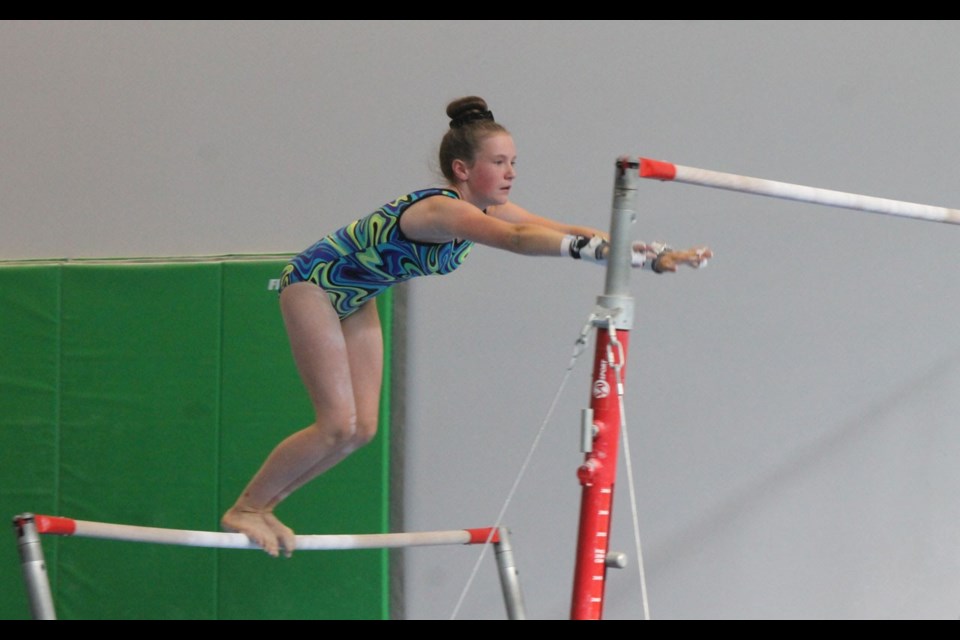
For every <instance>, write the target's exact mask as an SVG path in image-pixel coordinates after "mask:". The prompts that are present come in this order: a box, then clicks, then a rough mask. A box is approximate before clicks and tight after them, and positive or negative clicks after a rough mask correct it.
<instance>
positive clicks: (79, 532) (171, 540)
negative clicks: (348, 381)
mask: <svg viewBox="0 0 960 640" xmlns="http://www.w3.org/2000/svg"><path fill="white" fill-rule="evenodd" d="M74 522H75V523H76V530H75V531H74V532H73V534H72V535H74V536H79V537H85V538H102V539H107V540H125V541H128V542H152V543H156V544H173V545H181V546H187V547H217V548H223V549H259V548H260V547H259V546H257V545H256V544H254V543H252V542H250V540H249V538H247V536H245V535H244V534H242V533H222V532H215V531H187V530H181V529H161V528H157V527H140V526H134V525H125V524H110V523H106V522H90V521H88V520H74ZM473 540H474V536H472V535H471V533H470V531H467V530H466V529H460V530H452V531H424V532H414V533H379V534H378V533H374V534H356V535H298V536H297V551H311V550H313V551H319V550H334V549H382V548H392V547H416V546H429V545H451V544H470V543H471V541H473Z"/></svg>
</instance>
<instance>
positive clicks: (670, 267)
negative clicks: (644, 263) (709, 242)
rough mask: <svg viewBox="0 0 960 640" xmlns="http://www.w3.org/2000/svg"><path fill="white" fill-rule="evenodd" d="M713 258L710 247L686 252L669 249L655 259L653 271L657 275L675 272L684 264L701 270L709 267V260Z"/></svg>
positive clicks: (694, 248)
mask: <svg viewBox="0 0 960 640" xmlns="http://www.w3.org/2000/svg"><path fill="white" fill-rule="evenodd" d="M712 257H713V251H711V250H710V248H709V247H692V248H690V249H686V250H684V251H675V250H672V249H668V250H667V251H664V252H663V253H660V254H659V255H658V256H657V257H656V258H654V260H653V263H652V266H651V269H652V270H653V271H655V272H657V273H665V272H668V271H669V272H675V271H676V270H677V267H678V266H680V265H682V264H685V265H687V266H690V267H693V268H694V269H699V268H701V267H705V266H707V260H709V259H710V258H712Z"/></svg>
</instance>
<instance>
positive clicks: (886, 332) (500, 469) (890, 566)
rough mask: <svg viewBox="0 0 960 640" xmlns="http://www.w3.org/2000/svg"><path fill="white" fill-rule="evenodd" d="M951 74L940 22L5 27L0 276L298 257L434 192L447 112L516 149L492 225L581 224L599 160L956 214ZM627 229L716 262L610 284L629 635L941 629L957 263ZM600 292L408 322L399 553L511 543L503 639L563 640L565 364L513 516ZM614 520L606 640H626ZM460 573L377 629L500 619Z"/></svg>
mask: <svg viewBox="0 0 960 640" xmlns="http://www.w3.org/2000/svg"><path fill="white" fill-rule="evenodd" d="M958 59H960V24H958V23H955V22H952V21H944V22H939V21H924V22H914V21H906V22H901V21H827V22H823V21H797V22H794V21H773V22H771V21H755V22H754V21H723V22H715V21H697V20H691V21H586V22H580V21H550V22H539V21H459V20H458V21H442V20H441V21H425V22H424V21H409V22H405V21H345V22H335V21H317V22H179V21H177V22H114V21H110V22H106V21H103V22H101V21H91V22H61V21H52V22H47V21H39V22H33V21H28V22H22V21H5V22H0V86H2V87H3V97H2V99H0V229H2V231H0V257H2V258H4V259H32V258H49V257H55V258H63V257H103V256H144V255H149V256H154V255H210V254H235V253H274V252H290V253H294V252H296V251H299V250H300V249H301V248H303V247H304V246H306V245H307V244H309V243H310V242H312V241H313V240H314V239H316V238H317V237H319V236H320V235H322V234H324V233H326V232H327V231H329V230H331V229H333V228H334V227H336V226H338V225H340V224H342V223H345V222H347V221H349V220H351V219H352V218H354V217H356V216H358V215H360V214H363V213H366V212H368V211H370V210H372V209H373V208H375V207H376V206H379V205H380V204H382V203H383V202H385V201H386V200H388V199H391V198H393V197H395V196H396V195H399V194H401V193H404V192H406V191H409V190H411V189H414V188H419V187H421V186H427V185H428V184H432V183H433V182H435V177H434V176H435V174H434V172H433V169H434V165H435V161H434V156H435V151H436V145H437V143H438V142H439V139H440V136H441V135H442V134H443V132H444V130H445V128H446V126H447V120H446V118H445V116H444V107H445V105H446V103H447V102H448V101H449V100H450V99H452V98H455V97H458V96H461V95H465V94H479V95H482V96H484V97H486V98H487V100H488V101H489V103H490V105H491V108H492V109H493V111H494V113H495V115H496V117H497V118H498V119H499V120H500V121H502V122H503V123H505V124H506V125H507V126H508V127H509V128H510V129H511V130H512V131H513V133H514V137H515V139H516V142H517V145H518V148H519V153H520V160H519V172H520V177H519V179H518V183H517V186H516V189H515V192H514V198H515V199H516V200H517V201H518V202H520V203H522V204H525V205H526V206H528V207H529V208H531V209H532V210H534V211H537V212H540V213H544V214H547V215H552V216H556V217H560V218H565V219H569V220H571V221H578V222H582V223H584V224H591V225H594V226H599V227H602V228H605V227H607V226H608V224H609V216H610V205H611V198H612V186H613V181H614V162H615V160H616V158H617V157H618V156H620V155H642V156H648V157H653V158H659V159H663V160H667V161H672V162H676V163H678V164H685V165H689V166H695V167H703V168H707V169H714V170H718V171H726V172H732V173H742V174H746V175H752V176H756V177H762V178H769V179H774V180H784V181H788V182H795V183H799V184H807V185H812V186H819V187H825V188H832V189H837V190H841V191H851V192H855V193H864V194H869V195H875V196H882V197H888V198H894V199H900V200H908V201H912V202H923V203H927V204H935V205H943V206H954V207H956V206H960V194H958V192H957V176H958V170H957V167H958V166H960V146H958V144H957V140H960V119H958V118H957V117H956V107H957V105H958V104H960V78H958V76H957V72H956V67H957V61H958ZM640 208H641V211H640V215H639V216H638V222H637V224H636V233H635V235H636V238H637V239H646V240H653V239H660V240H667V241H670V242H671V243H673V244H675V245H692V244H699V243H707V244H710V245H711V247H713V249H714V250H715V252H716V258H715V260H714V261H713V262H712V263H711V265H710V267H709V268H708V269H706V270H704V271H701V272H695V271H690V270H686V271H683V272H681V273H679V274H676V275H674V276H669V277H666V276H665V277H658V276H652V275H650V274H649V273H646V272H643V273H637V274H636V277H635V278H633V279H632V280H631V288H632V291H633V293H634V295H635V296H636V302H637V316H636V320H637V323H636V327H635V328H634V330H633V331H632V332H631V348H630V363H629V368H628V371H627V399H626V424H627V429H628V433H629V437H630V448H631V454H632V458H631V462H632V467H633V470H634V481H635V482H634V487H635V489H636V492H637V506H638V520H639V530H640V535H641V539H642V541H643V555H644V560H645V562H644V567H645V572H646V582H647V586H648V597H649V603H650V612H651V616H652V617H653V618H654V619H722V618H764V619H782V618H798V619H822V618H830V619H849V618H871V619H873V618H882V619H885V618H910V619H915V618H934V619H956V618H957V617H958V615H960V501H958V495H960V470H958V460H960V433H958V425H957V421H956V419H955V416H956V415H957V414H958V412H960V393H958V385H960V334H958V332H957V331H956V326H957V318H958V317H960V296H958V295H957V256H958V250H957V246H958V240H960V229H957V228H956V227H954V226H952V225H944V224H940V223H931V222H923V221H918V220H908V219H902V218H893V217H888V216H881V215H875V214H865V213H860V212H853V211H847V210H841V209H831V208H825V207H816V206H814V205H807V204H801V203H793V202H786V201H779V200H774V199H769V198H760V197H756V196H748V195H743V194H736V193H731V192H725V191H716V190H710V189H706V188H702V187H695V186H689V185H681V184H665V183H659V182H646V181H644V183H643V184H641V185H640ZM603 276H604V273H603V270H602V269H601V268H597V267H594V266H591V265H585V264H580V263H574V262H573V261H569V260H559V259H558V260H550V259H531V258H524V257H520V256H515V255H510V254H504V253H501V252H497V251H495V250H492V249H484V248H478V249H476V250H475V251H474V253H473V255H472V256H471V258H470V260H469V261H468V263H467V264H466V265H465V266H464V268H462V269H461V270H459V271H458V272H456V273H455V274H452V275H450V276H447V277H445V278H430V279H424V280H423V281H417V282H414V283H411V284H410V285H408V289H407V292H408V293H409V299H410V314H409V317H408V325H407V327H406V329H407V331H408V332H409V334H410V349H409V360H408V363H407V365H408V366H407V369H406V371H405V372H404V375H406V383H407V386H408V391H409V393H408V396H407V398H406V403H407V407H408V416H407V417H408V428H407V431H406V436H405V437H406V442H407V445H408V448H407V451H406V467H405V476H406V482H405V486H404V496H403V497H404V501H405V505H406V513H405V518H406V523H405V527H406V528H407V529H409V530H432V529H447V528H459V527H469V526H483V525H489V524H492V523H493V522H494V521H495V519H496V518H497V516H498V515H499V514H500V512H501V510H502V509H504V508H505V509H506V511H505V514H504V520H503V522H504V524H506V525H507V526H509V527H510V529H511V531H512V533H513V545H514V548H515V553H516V559H517V562H518V564H519V568H520V578H521V584H522V587H523V590H524V597H525V602H526V609H527V614H528V616H529V617H531V618H538V619H541V618H542V619H563V618H567V617H568V616H569V607H570V596H571V589H572V571H573V560H574V547H575V542H576V540H575V536H576V526H577V518H578V509H579V500H580V487H579V484H578V482H577V480H576V475H575V472H576V468H577V466H578V465H579V464H580V462H581V460H582V454H581V453H580V451H579V411H580V409H581V408H582V407H585V406H587V404H588V402H589V396H588V393H587V392H588V387H589V373H590V372H589V369H590V363H591V360H592V341H591V346H590V349H589V350H588V352H587V353H586V354H585V356H581V358H580V359H579V360H578V361H577V364H576V366H575V368H574V369H573V372H572V374H571V377H570V381H569V383H568V385H567V387H566V388H565V390H564V391H563V393H562V394H561V395H560V399H559V400H558V402H557V408H556V411H555V413H554V414H553V417H552V419H551V420H550V421H549V422H547V423H546V427H545V429H544V432H543V436H542V438H541V439H540V441H539V444H538V446H537V447H536V449H535V450H533V452H532V457H531V459H530V464H529V467H528V468H527V469H526V472H525V473H524V474H523V476H522V477H521V479H520V482H519V483H518V484H517V491H516V493H515V494H514V495H513V497H512V499H511V500H510V501H509V502H507V498H508V495H509V494H510V489H511V487H512V486H513V485H514V482H515V480H516V479H517V478H518V474H519V472H520V469H521V465H522V464H523V462H524V459H525V458H526V457H527V455H528V454H529V453H530V452H531V445H532V444H533V442H534V438H535V436H536V434H537V433H538V431H539V429H540V427H541V425H542V424H543V423H544V419H545V417H546V414H547V411H548V409H549V407H550V405H551V402H552V401H553V399H554V396H555V394H556V393H557V390H558V387H559V385H560V383H561V380H562V379H563V377H564V373H565V370H566V367H567V365H568V363H569V362H570V357H571V354H572V350H573V344H574V340H575V339H576V337H577V334H578V333H579V331H580V330H581V328H582V326H583V324H584V322H585V321H586V319H587V316H588V314H589V313H590V311H592V309H593V306H594V303H595V300H596V297H597V296H598V295H599V294H601V293H602V290H603V282H604V278H603ZM278 321H279V318H278ZM293 427H294V425H291V428H293ZM620 470H621V476H623V475H624V471H625V465H623V464H621V465H620ZM320 481H322V480H320ZM628 497H629V491H628V483H627V479H626V477H621V479H620V480H618V484H617V496H616V500H617V501H616V508H615V512H614V531H613V540H612V547H613V548H615V549H620V550H623V551H625V552H627V553H628V554H630V556H631V564H630V566H629V567H628V568H626V569H624V570H622V571H612V572H611V575H610V577H609V580H608V585H607V597H606V609H605V615H604V617H605V618H607V619H642V617H643V610H642V606H641V601H642V599H641V590H640V579H639V575H638V571H637V563H636V558H635V557H634V554H633V527H632V522H631V515H630V514H631V509H630V504H629V500H628ZM284 515H285V516H286V518H287V519H288V520H289V521H290V523H291V524H292V525H293V526H294V527H296V514H295V513H290V514H284ZM478 553H479V550H478V549H474V548H473V547H469V548H460V547H454V548H449V547H441V548H429V549H415V550H411V551H408V552H407V553H406V572H405V578H404V582H405V585H406V589H405V605H406V616H407V617H408V618H411V619H427V618H448V617H450V616H452V615H454V614H455V615H456V617H457V618H459V619H485V618H492V619H498V618H503V617H505V609H504V604H503V601H502V597H501V593H500V589H499V583H498V579H497V575H496V570H495V564H494V562H493V560H492V559H491V558H490V557H489V556H488V557H487V558H486V559H483V562H481V563H480V565H479V568H478V572H477V573H476V577H475V579H471V575H473V574H472V572H473V569H474V566H475V565H476V563H477V560H478V559H479V558H478ZM468 587H469V588H468ZM461 596H463V597H462V599H461Z"/></svg>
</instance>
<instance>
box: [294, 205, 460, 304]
mask: <svg viewBox="0 0 960 640" xmlns="http://www.w3.org/2000/svg"><path fill="white" fill-rule="evenodd" d="M433 196H443V197H447V198H459V197H460V196H459V195H458V194H457V192H456V191H453V190H450V189H438V188H433V189H421V190H419V191H414V192H412V193H408V194H407V195H405V196H401V197H399V198H397V199H396V200H394V201H393V202H388V203H387V204H385V205H383V206H382V207H380V208H379V209H377V210H376V211H374V212H373V213H371V214H370V215H368V216H365V217H363V218H360V219H359V220H356V221H354V222H351V223H350V224H348V225H347V226H345V227H343V228H341V229H338V230H337V231H334V232H333V233H331V234H330V235H328V236H326V237H324V238H322V239H320V240H319V241H318V242H316V243H314V244H313V245H312V246H310V247H309V248H308V249H306V250H305V251H304V252H303V253H301V254H299V255H297V256H295V257H294V258H293V259H292V260H290V262H289V263H287V265H286V266H285V267H284V269H283V272H282V274H281V277H280V291H283V289H284V287H286V286H287V285H290V284H293V283H294V282H312V283H314V284H316V285H318V286H319V287H321V288H322V289H323V290H324V291H326V292H327V295H328V296H329V297H330V301H331V302H332V303H333V306H334V308H335V309H336V310H337V313H338V314H339V315H340V318H346V317H347V316H349V315H350V314H352V313H354V312H355V311H356V310H357V309H359V308H360V306H361V305H363V303H365V302H367V301H369V300H371V299H373V298H375V297H376V296H377V295H379V294H380V293H382V292H383V291H384V290H386V289H387V288H389V287H390V286H392V285H394V284H397V283H398V282H404V281H406V280H409V279H410V278H415V277H417V276H426V275H443V274H446V273H450V272H451V271H453V270H454V269H456V268H457V267H459V266H460V265H461V264H463V261H464V260H465V259H466V257H467V255H468V254H469V253H470V249H471V248H472V247H473V242H470V241H467V240H454V241H452V242H444V243H430V242H416V241H414V240H410V239H409V238H407V237H406V236H404V234H403V232H402V231H401V230H400V216H401V215H403V212H404V211H406V210H407V208H408V207H409V206H410V205H412V204H413V203H415V202H417V201H419V200H423V199H424V198H430V197H433Z"/></svg>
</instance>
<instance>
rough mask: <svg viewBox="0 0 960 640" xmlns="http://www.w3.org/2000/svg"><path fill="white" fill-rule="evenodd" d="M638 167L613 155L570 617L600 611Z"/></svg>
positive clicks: (593, 616)
mask: <svg viewBox="0 0 960 640" xmlns="http://www.w3.org/2000/svg"><path fill="white" fill-rule="evenodd" d="M638 168H639V163H638V162H635V161H632V160H628V159H625V158H620V159H619V160H618V161H617V169H616V171H617V173H616V183H615V185H614V197H613V213H612V216H611V225H610V255H609V258H608V260H607V277H606V288H605V292H604V295H602V296H600V297H599V298H598V300H597V304H598V309H597V311H596V312H595V314H594V315H595V317H596V322H595V323H594V324H595V325H596V326H598V327H604V328H605V330H602V331H597V336H596V355H595V356H594V364H593V377H592V379H591V388H590V408H591V414H592V419H591V420H590V421H589V422H590V424H587V425H585V428H587V429H590V433H588V434H587V437H586V438H585V439H584V440H585V442H586V443H587V444H586V446H585V447H584V449H585V451H584V453H585V456H584V461H583V464H581V465H580V467H579V468H578V469H577V478H578V479H579V480H580V484H581V486H582V495H581V503H580V527H579V532H578V540H577V556H576V565H575V570H574V585H573V586H574V591H573V603H572V607H571V612H570V617H571V619H573V620H599V619H601V618H602V616H603V597H604V590H605V587H606V574H607V566H608V563H607V555H608V553H609V548H610V526H611V522H612V519H613V489H614V485H615V484H616V479H617V456H618V455H619V454H618V452H619V440H620V426H621V415H620V393H621V391H622V386H621V385H622V384H623V380H624V374H625V371H626V355H627V345H628V338H629V330H630V329H631V328H632V325H633V299H632V298H631V297H630V295H629V289H628V285H629V275H630V269H631V266H630V251H631V244H632V242H631V239H630V236H629V233H628V230H629V224H631V223H632V222H633V221H634V219H635V213H634V211H633V203H634V201H635V200H636V187H635V183H636V180H635V178H636V177H638V175H639V171H638Z"/></svg>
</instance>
